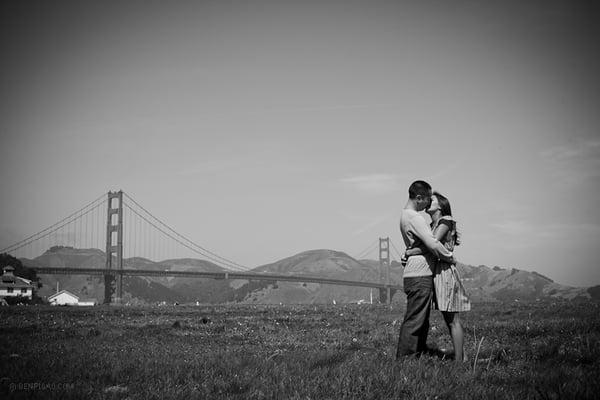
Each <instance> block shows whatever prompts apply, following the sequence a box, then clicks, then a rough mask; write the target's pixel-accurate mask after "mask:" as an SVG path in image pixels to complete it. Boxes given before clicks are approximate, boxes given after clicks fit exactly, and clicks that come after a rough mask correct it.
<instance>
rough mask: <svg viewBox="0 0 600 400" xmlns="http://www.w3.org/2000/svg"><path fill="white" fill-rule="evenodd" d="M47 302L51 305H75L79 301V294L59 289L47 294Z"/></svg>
mask: <svg viewBox="0 0 600 400" xmlns="http://www.w3.org/2000/svg"><path fill="white" fill-rule="evenodd" d="M48 303H50V305H53V306H75V305H77V303H79V296H77V295H74V294H73V293H71V292H69V291H68V290H61V291H60V292H56V293H54V294H53V295H51V296H48Z"/></svg>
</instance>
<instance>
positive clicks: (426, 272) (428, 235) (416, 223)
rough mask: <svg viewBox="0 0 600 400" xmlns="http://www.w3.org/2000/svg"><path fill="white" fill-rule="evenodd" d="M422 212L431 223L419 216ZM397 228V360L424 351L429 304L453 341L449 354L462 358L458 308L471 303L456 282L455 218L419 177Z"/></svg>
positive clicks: (457, 359)
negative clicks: (401, 295) (402, 249)
mask: <svg viewBox="0 0 600 400" xmlns="http://www.w3.org/2000/svg"><path fill="white" fill-rule="evenodd" d="M421 211H426V212H427V213H428V214H429V215H430V216H431V220H432V224H431V226H429V225H428V224H427V222H426V221H425V218H424V217H423V216H422V215H421V214H420V212H421ZM400 231H401V232H402V239H403V240H404V244H405V245H406V249H407V250H406V253H405V255H404V258H403V264H404V263H406V264H405V267H404V292H405V293H406V299H407V300H406V313H405V315H404V321H403V322H402V326H401V328H400V337H399V339H398V350H397V352H396V358H400V357H402V356H405V355H409V354H421V353H424V352H426V351H427V350H428V349H427V334H428V332H429V314H430V310H431V304H434V305H435V308H436V309H438V310H440V311H441V312H442V316H443V317H444V321H445V322H446V325H447V326H448V329H449V331H450V336H451V337H452V343H453V345H454V358H455V360H456V361H458V362H462V361H463V359H464V358H465V357H464V352H463V341H464V333H463V328H462V325H461V323H460V319H459V314H458V313H459V312H461V311H469V310H470V309H471V303H470V301H469V298H468V296H467V294H466V291H465V289H464V287H463V285H462V283H461V281H460V276H459V275H458V270H457V269H456V266H455V261H454V257H453V254H452V251H453V250H454V246H456V245H458V244H459V240H458V234H457V230H456V222H455V221H454V220H453V219H452V211H451V209H450V202H449V201H448V199H447V198H446V197H444V196H442V195H441V194H439V193H437V192H435V193H434V192H432V189H431V185H429V184H428V183H427V182H424V181H415V182H413V183H412V184H411V185H410V187H409V189H408V202H407V203H406V206H405V207H404V209H403V210H402V214H401V216H400Z"/></svg>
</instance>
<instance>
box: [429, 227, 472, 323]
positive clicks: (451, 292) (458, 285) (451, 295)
mask: <svg viewBox="0 0 600 400" xmlns="http://www.w3.org/2000/svg"><path fill="white" fill-rule="evenodd" d="M441 224H444V225H446V226H448V228H449V229H448V233H447V234H446V236H445V237H444V238H442V239H441V242H442V244H443V245H444V246H445V247H446V248H447V249H448V250H450V251H454V246H455V239H454V238H455V237H456V222H455V221H454V220H453V219H452V217H450V216H443V217H441V218H440V219H439V220H438V222H437V224H435V225H434V226H433V227H432V229H433V230H434V231H435V229H436V228H437V227H438V226H439V225H441ZM433 286H434V289H435V299H434V304H435V308H436V309H438V310H440V311H449V312H461V311H469V310H470V309H471V301H470V300H469V296H468V294H467V291H466V290H465V287H464V286H463V284H462V281H461V279H460V274H459V272H458V269H457V268H456V265H454V264H450V263H448V262H445V261H441V260H440V261H438V262H437V264H436V267H435V271H434V274H433Z"/></svg>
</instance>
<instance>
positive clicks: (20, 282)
mask: <svg viewBox="0 0 600 400" xmlns="http://www.w3.org/2000/svg"><path fill="white" fill-rule="evenodd" d="M14 271H15V269H14V268H13V267H11V266H10V265H8V266H6V267H4V270H3V273H2V280H1V281H0V298H6V297H19V296H21V297H24V298H26V299H27V300H31V299H32V298H33V291H34V288H35V286H36V285H35V284H34V283H32V282H31V281H30V280H29V279H25V278H21V277H20V276H16V275H15V274H14Z"/></svg>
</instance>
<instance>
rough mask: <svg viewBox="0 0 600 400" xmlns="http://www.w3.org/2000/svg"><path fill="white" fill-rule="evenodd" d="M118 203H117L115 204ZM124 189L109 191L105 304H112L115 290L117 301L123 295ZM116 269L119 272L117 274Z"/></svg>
mask: <svg viewBox="0 0 600 400" xmlns="http://www.w3.org/2000/svg"><path fill="white" fill-rule="evenodd" d="M114 203H116V204H114ZM122 270H123V191H122V190H119V191H118V192H108V212H107V214H106V272H105V274H104V304H110V302H111V299H112V297H113V294H114V292H115V284H116V291H117V293H116V298H115V303H117V304H119V303H121V299H122V297H123V274H121V273H120V272H121V271H122ZM115 271H116V272H117V273H116V274H115Z"/></svg>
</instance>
